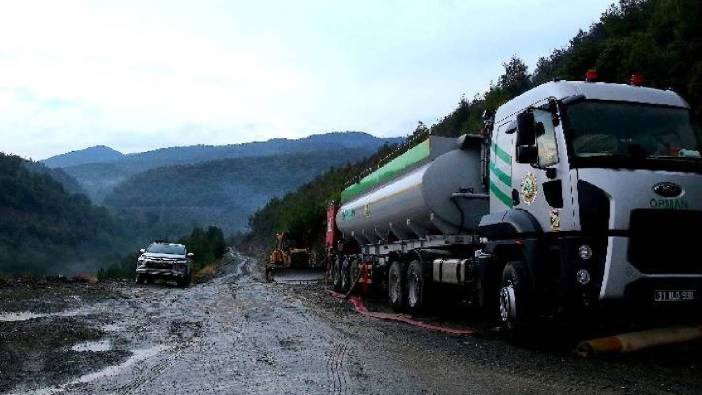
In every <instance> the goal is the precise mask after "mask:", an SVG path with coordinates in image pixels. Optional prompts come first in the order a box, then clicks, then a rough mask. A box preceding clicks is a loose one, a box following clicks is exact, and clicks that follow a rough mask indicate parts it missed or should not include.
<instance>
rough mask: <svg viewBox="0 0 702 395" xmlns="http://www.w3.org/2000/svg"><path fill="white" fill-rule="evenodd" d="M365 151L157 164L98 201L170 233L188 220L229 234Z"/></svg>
mask: <svg viewBox="0 0 702 395" xmlns="http://www.w3.org/2000/svg"><path fill="white" fill-rule="evenodd" d="M367 155H368V153H367V151H366V150H365V149H364V148H344V149H339V150H330V151H319V152H303V153H292V154H284V155H269V156H264V157H244V158H227V159H220V160H216V161H209V162H201V163H196V164H188V165H175V166H167V167H159V168H155V169H151V170H147V171H145V172H142V173H139V174H136V175H134V176H132V177H129V178H128V179H127V180H126V181H124V182H122V183H120V184H118V185H117V186H116V187H115V188H114V190H113V191H112V192H111V193H109V194H108V195H107V196H106V198H105V200H104V203H105V204H106V205H107V206H108V207H111V208H112V209H115V210H116V211H117V212H118V213H120V215H121V216H123V217H129V218H134V219H136V220H138V221H145V222H148V223H151V224H154V225H156V226H159V227H160V228H168V229H173V231H174V233H178V232H179V231H181V229H179V227H183V226H185V227H189V226H191V225H192V224H198V225H201V226H206V225H216V226H218V227H220V228H222V229H223V230H224V231H225V232H226V233H233V232H237V231H243V230H245V229H246V228H247V226H248V218H249V216H250V215H251V214H252V213H253V212H255V211H256V210H257V209H259V208H260V207H262V206H263V205H264V204H266V203H267V202H268V201H269V200H270V199H272V198H276V197H277V198H280V197H282V196H284V195H285V194H286V193H288V192H289V191H292V190H294V189H295V188H297V187H299V186H300V185H302V184H304V183H306V182H309V181H310V180H312V179H314V178H315V177H317V176H319V175H320V174H322V173H323V172H325V171H327V170H329V168H330V167H340V166H346V165H348V164H350V163H354V162H356V161H358V160H360V159H362V158H364V157H366V156H367ZM169 224H172V225H169ZM167 236H172V235H167Z"/></svg>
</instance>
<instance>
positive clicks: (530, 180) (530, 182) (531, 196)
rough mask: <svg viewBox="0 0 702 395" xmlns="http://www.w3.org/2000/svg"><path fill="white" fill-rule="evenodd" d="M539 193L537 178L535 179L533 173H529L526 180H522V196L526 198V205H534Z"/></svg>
mask: <svg viewBox="0 0 702 395" xmlns="http://www.w3.org/2000/svg"><path fill="white" fill-rule="evenodd" d="M538 193H539V186H538V185H537V184H536V177H534V175H533V174H532V173H527V175H526V176H525V177H524V180H522V196H524V203H526V204H532V203H534V200H536V195H537V194H538Z"/></svg>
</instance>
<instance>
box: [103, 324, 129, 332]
mask: <svg viewBox="0 0 702 395" xmlns="http://www.w3.org/2000/svg"><path fill="white" fill-rule="evenodd" d="M102 330H103V331H105V332H120V331H122V330H124V325H121V324H107V325H103V326H102Z"/></svg>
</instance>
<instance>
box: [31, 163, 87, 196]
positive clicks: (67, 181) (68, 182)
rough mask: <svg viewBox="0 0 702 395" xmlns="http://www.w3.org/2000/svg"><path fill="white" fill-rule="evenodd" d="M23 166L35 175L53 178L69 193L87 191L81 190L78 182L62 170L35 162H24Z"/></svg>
mask: <svg viewBox="0 0 702 395" xmlns="http://www.w3.org/2000/svg"><path fill="white" fill-rule="evenodd" d="M22 164H23V165H24V167H25V168H27V170H29V171H31V172H33V173H40V174H47V175H49V176H51V178H53V179H54V180H56V181H58V182H59V183H60V184H61V185H62V186H63V189H64V190H65V191H66V192H68V193H82V194H85V191H84V190H83V188H81V186H80V184H78V181H76V179H75V178H73V177H71V176H70V175H68V174H67V173H66V172H65V171H63V170H62V169H60V168H53V169H52V168H50V167H47V166H46V165H44V164H43V163H41V162H33V161H29V160H27V161H23V162H22Z"/></svg>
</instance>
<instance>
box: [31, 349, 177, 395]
mask: <svg viewBox="0 0 702 395" xmlns="http://www.w3.org/2000/svg"><path fill="white" fill-rule="evenodd" d="M86 343H97V342H86ZM166 348H167V347H165V346H161V345H160V346H155V347H151V348H145V349H140V350H132V355H131V356H130V357H129V358H127V360H126V361H124V362H122V363H121V364H119V365H112V366H108V367H106V368H104V369H101V370H98V371H97V372H93V373H88V374H84V375H82V376H80V377H79V378H77V379H76V380H73V381H71V382H69V383H66V384H61V385H57V386H53V387H47V388H42V389H39V390H35V391H32V393H33V394H37V395H53V394H60V393H64V392H67V391H70V387H71V386H72V385H76V384H86V383H90V382H92V381H95V380H98V379H102V378H106V377H110V376H115V375H117V374H118V373H120V371H121V370H123V369H126V368H128V367H130V366H132V365H134V364H135V363H138V362H141V361H143V360H145V359H148V358H151V357H153V356H155V355H157V354H158V353H160V352H161V351H163V350H165V349H166Z"/></svg>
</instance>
